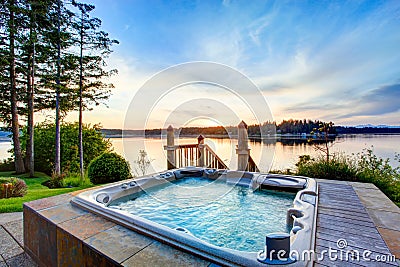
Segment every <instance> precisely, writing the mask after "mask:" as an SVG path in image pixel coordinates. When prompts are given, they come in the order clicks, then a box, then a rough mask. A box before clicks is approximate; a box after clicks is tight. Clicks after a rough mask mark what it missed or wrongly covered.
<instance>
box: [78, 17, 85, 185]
mask: <svg viewBox="0 0 400 267" xmlns="http://www.w3.org/2000/svg"><path fill="white" fill-rule="evenodd" d="M81 22H82V25H81V32H80V37H81V40H80V57H79V168H80V171H81V181H82V182H83V178H84V172H85V171H84V166H83V140H82V139H83V136H82V123H83V114H82V113H83V103H82V101H83V99H82V93H83V12H82V20H81Z"/></svg>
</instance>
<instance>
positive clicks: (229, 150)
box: [0, 135, 400, 172]
mask: <svg viewBox="0 0 400 267" xmlns="http://www.w3.org/2000/svg"><path fill="white" fill-rule="evenodd" d="M110 140H111V142H112V144H113V147H114V151H116V152H117V153H120V154H122V155H125V157H126V158H127V159H128V160H129V162H130V163H131V166H132V168H134V166H135V163H134V161H135V160H136V159H137V157H138V154H139V153H138V152H139V150H140V149H145V150H146V152H147V153H148V156H149V158H150V159H151V160H152V161H151V168H150V169H149V172H151V171H154V172H156V171H162V170H165V169H166V154H165V151H164V148H163V147H164V145H165V144H166V141H165V140H164V139H159V138H158V139H157V138H145V139H144V138H139V137H132V138H125V139H122V138H110ZM175 143H176V144H192V143H197V140H196V138H180V139H179V140H175ZM206 143H207V144H208V145H209V146H210V147H211V148H212V149H213V150H214V151H216V152H217V154H218V155H219V156H220V158H221V159H223V160H224V162H225V163H226V164H227V165H228V166H229V168H230V169H235V168H236V167H237V159H236V152H235V149H236V145H237V140H236V139H223V138H206ZM371 146H373V149H374V152H375V154H376V155H377V156H379V157H382V158H390V159H391V164H392V165H393V166H399V163H398V162H396V161H395V160H394V155H395V152H397V153H400V135H347V136H344V137H341V138H337V139H336V143H335V144H334V145H333V147H332V151H334V152H344V153H346V154H351V153H359V152H361V151H362V150H363V149H364V148H370V147H371ZM250 147H251V152H250V153H251V155H252V157H253V158H254V159H255V161H256V162H257V164H258V166H259V168H260V169H261V170H262V171H268V170H270V169H287V168H294V167H295V163H296V162H297V160H298V157H299V156H300V155H304V154H309V155H312V156H317V155H318V154H319V152H317V151H316V150H315V149H314V148H313V147H312V146H311V145H309V144H308V143H307V142H306V140H300V139H291V140H280V141H279V140H278V141H277V140H264V141H263V142H259V141H250ZM10 148H11V142H0V160H3V159H6V158H8V157H10V154H9V153H8V152H7V150H9V149H10Z"/></svg>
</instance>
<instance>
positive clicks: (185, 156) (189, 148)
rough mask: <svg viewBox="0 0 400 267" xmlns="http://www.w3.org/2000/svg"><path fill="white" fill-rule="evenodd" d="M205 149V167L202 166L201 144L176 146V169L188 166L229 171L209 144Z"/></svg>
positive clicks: (204, 145) (205, 145)
mask: <svg viewBox="0 0 400 267" xmlns="http://www.w3.org/2000/svg"><path fill="white" fill-rule="evenodd" d="M203 147H204V155H203V157H204V166H200V165H201V164H200V157H201V151H200V147H199V144H186V145H177V146H176V162H175V165H176V166H175V167H176V168H182V167H187V166H200V167H207V168H215V169H229V168H228V166H227V165H226V164H225V162H224V161H223V160H222V159H221V158H220V157H219V156H218V155H217V153H215V152H214V150H212V148H211V147H210V146H208V145H207V144H203Z"/></svg>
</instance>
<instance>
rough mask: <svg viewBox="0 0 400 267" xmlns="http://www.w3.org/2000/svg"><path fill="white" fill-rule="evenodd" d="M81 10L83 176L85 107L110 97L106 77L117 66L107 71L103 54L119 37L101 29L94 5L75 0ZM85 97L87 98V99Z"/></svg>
mask: <svg viewBox="0 0 400 267" xmlns="http://www.w3.org/2000/svg"><path fill="white" fill-rule="evenodd" d="M72 4H73V5H74V6H75V7H77V8H78V10H79V13H80V14H78V15H77V16H76V17H77V19H76V21H75V23H74V24H73V27H74V28H75V31H76V43H77V44H78V47H79V77H78V80H79V82H78V88H79V89H78V110H79V134H78V136H79V137H78V139H79V162H80V164H79V167H80V174H81V179H83V177H84V165H83V162H84V158H83V136H82V125H83V110H84V108H86V107H87V106H88V104H91V103H95V104H96V105H97V104H99V103H100V102H101V101H102V100H105V99H108V98H109V96H110V94H109V88H112V87H113V85H112V84H107V83H104V82H103V79H104V78H106V77H109V76H111V75H112V74H115V73H116V70H111V71H106V70H105V69H104V67H105V66H106V64H105V61H104V58H105V57H107V56H108V55H109V54H110V53H111V50H110V47H111V45H113V44H117V43H118V41H116V40H112V39H110V38H109V37H108V34H107V33H106V32H104V31H100V30H99V28H100V26H101V20H100V19H98V18H92V17H91V16H90V12H91V11H93V10H94V8H95V6H94V5H88V4H84V3H78V2H76V1H72ZM85 100H86V101H85Z"/></svg>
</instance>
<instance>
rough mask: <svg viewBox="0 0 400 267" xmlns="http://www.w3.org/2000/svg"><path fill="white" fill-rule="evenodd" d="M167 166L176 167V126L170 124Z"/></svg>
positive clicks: (169, 167) (169, 168)
mask: <svg viewBox="0 0 400 267" xmlns="http://www.w3.org/2000/svg"><path fill="white" fill-rule="evenodd" d="M166 150H167V168H168V170H171V169H174V168H175V166H176V165H175V140H174V128H173V127H172V126H171V125H170V126H168V129H167V146H166Z"/></svg>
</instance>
